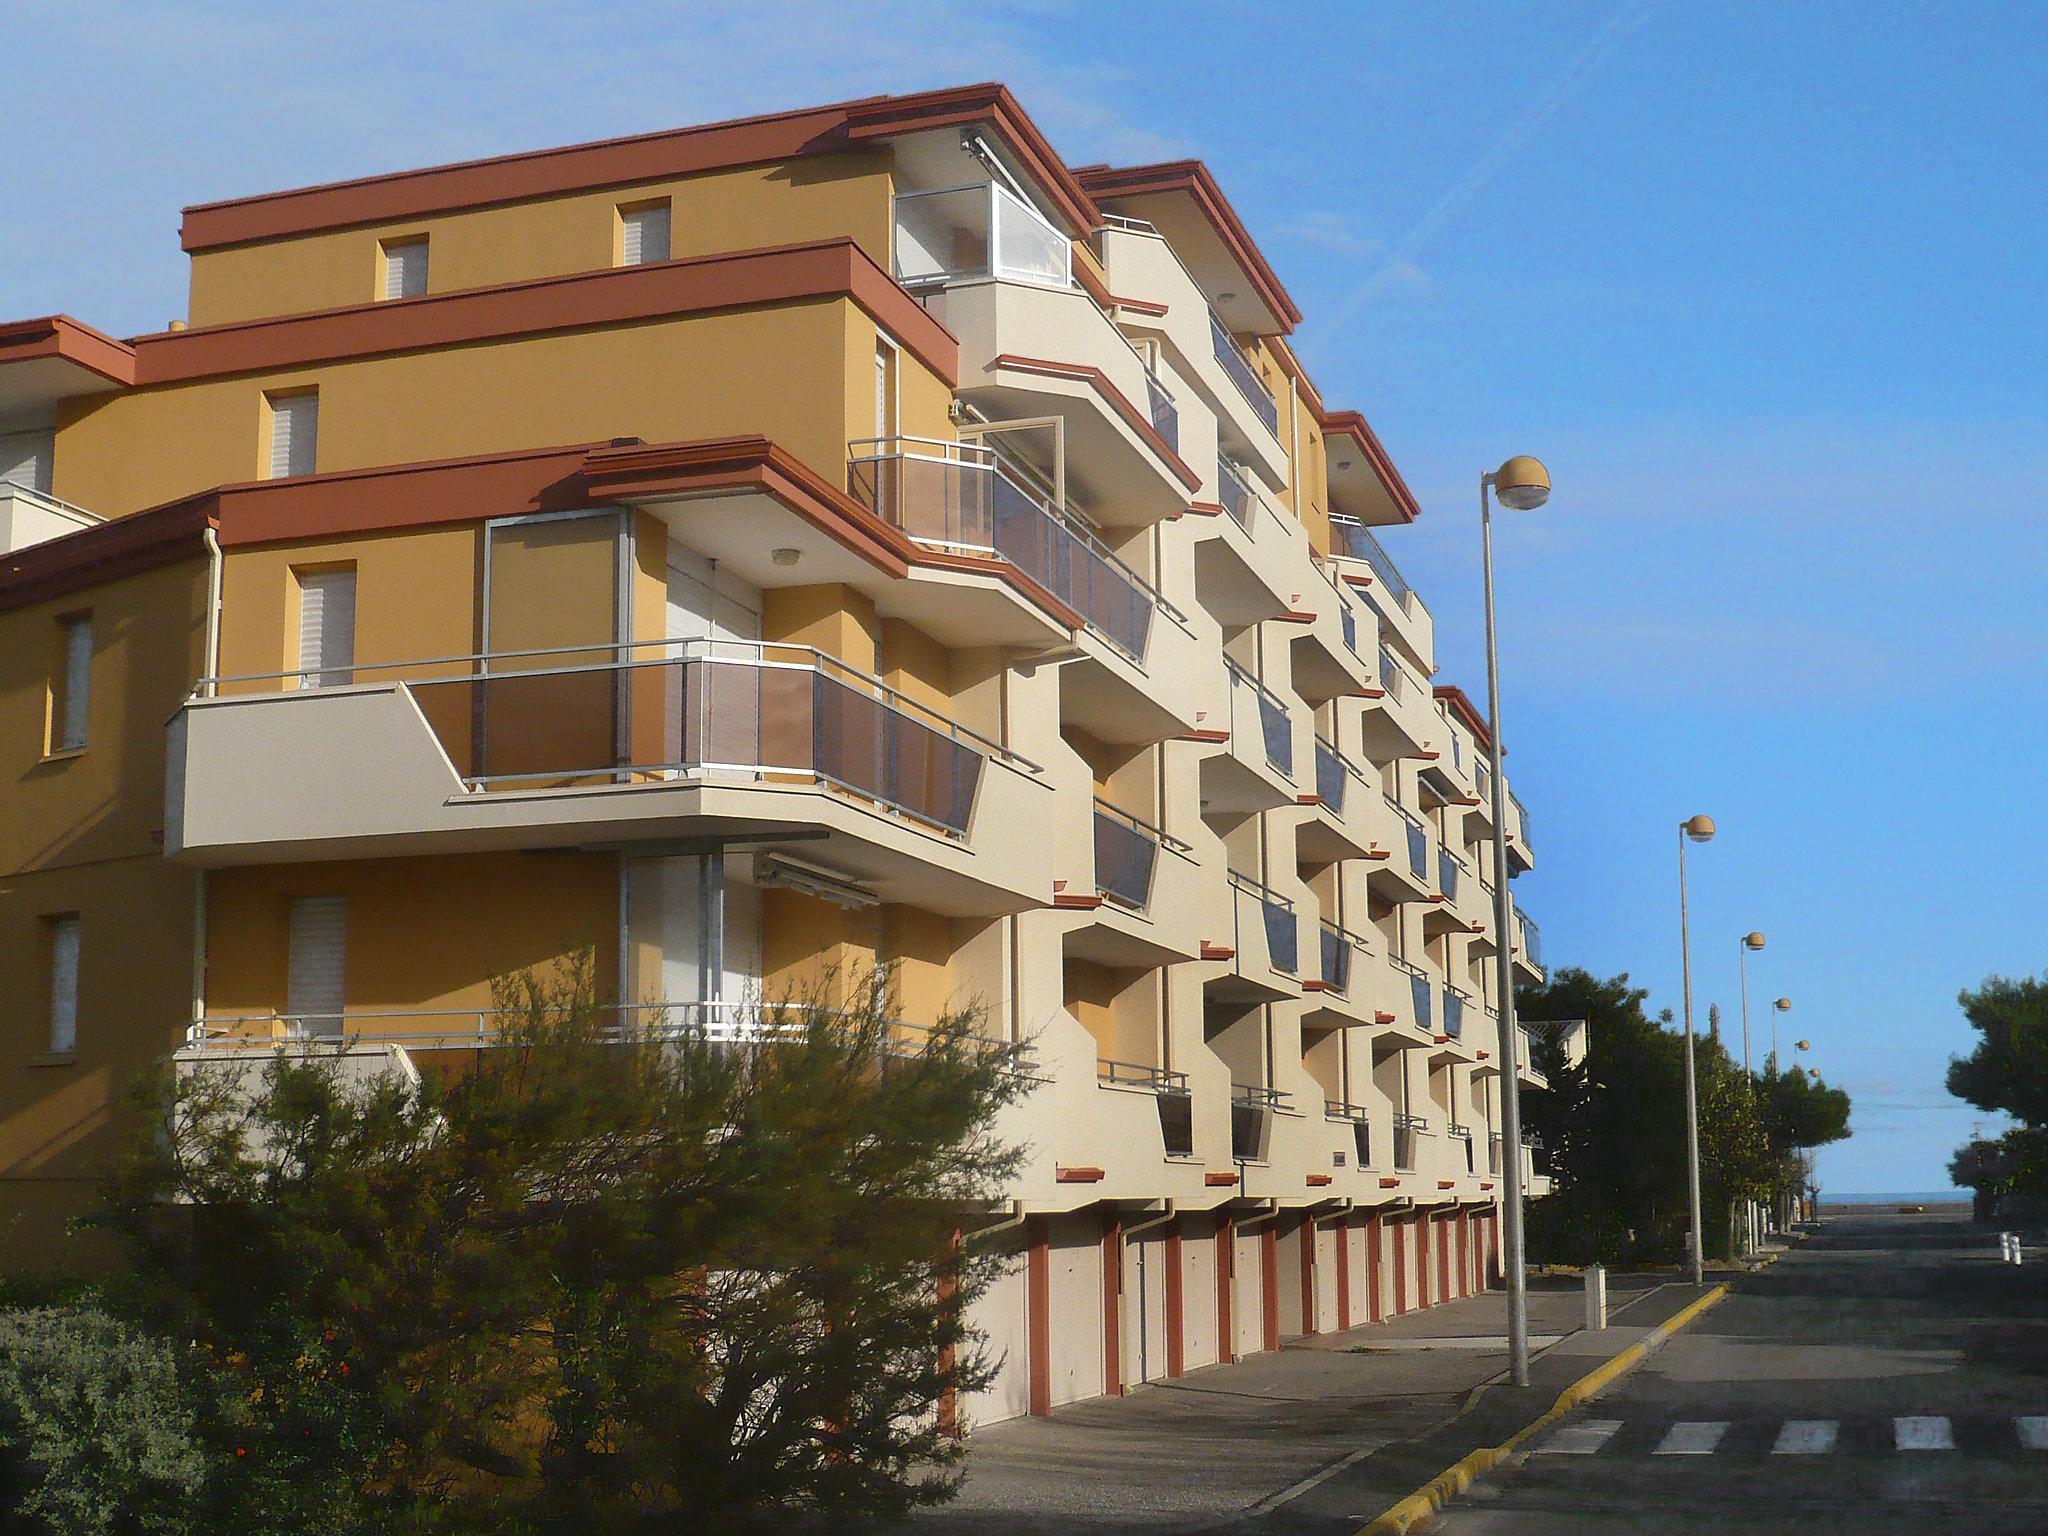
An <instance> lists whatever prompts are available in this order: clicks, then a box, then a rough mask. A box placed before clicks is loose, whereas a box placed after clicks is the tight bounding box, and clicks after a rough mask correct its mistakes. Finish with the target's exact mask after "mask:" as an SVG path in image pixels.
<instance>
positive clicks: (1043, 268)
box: [896, 183, 1074, 288]
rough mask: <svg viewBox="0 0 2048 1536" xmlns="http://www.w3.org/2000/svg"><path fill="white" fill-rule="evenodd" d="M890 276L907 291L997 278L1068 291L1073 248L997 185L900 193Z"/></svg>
mask: <svg viewBox="0 0 2048 1536" xmlns="http://www.w3.org/2000/svg"><path fill="white" fill-rule="evenodd" d="M896 276H897V279H898V280H899V281H900V282H903V283H907V284H917V283H935V282H946V281H949V280H951V279H954V278H963V277H1000V278H1006V279H1009V280H1011V281H1013V282H1025V283H1039V284H1042V285H1044V286H1047V287H1054V288H1067V287H1071V286H1072V285H1073V276H1074V274H1073V247H1072V246H1071V245H1070V244H1069V242H1068V240H1067V237H1066V236H1065V235H1063V234H1061V233H1060V231H1058V230H1057V229H1055V228H1053V227H1052V225H1050V224H1048V223H1046V221H1045V220H1044V219H1043V218H1041V217H1040V216H1039V214H1038V211H1037V210H1036V209H1034V208H1032V207H1031V206H1030V205H1029V204H1028V203H1026V202H1024V201H1023V200H1022V199H1021V198H1019V197H1018V196H1017V195H1016V194H1015V193H1013V192H1011V191H1010V190H1009V189H1008V188H1007V187H1003V186H999V185H996V184H995V183H986V184H983V185H978V186H967V187H948V188H945V189H943V190H941V191H936V192H906V193H904V194H902V195H901V196H899V197H898V198H897V199H896Z"/></svg>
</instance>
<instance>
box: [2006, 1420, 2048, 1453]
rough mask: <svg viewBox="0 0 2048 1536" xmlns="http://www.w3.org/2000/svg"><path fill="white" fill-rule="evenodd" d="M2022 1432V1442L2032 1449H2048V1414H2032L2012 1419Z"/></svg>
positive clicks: (2015, 1427)
mask: <svg viewBox="0 0 2048 1536" xmlns="http://www.w3.org/2000/svg"><path fill="white" fill-rule="evenodd" d="M2012 1427H2013V1428H2014V1429H2016V1430H2018V1431H2019V1432H2020V1444H2021V1445H2023V1446H2025V1447H2026V1448H2027V1449H2028V1450H2030V1451H2048V1414H2030V1415H2027V1416H2025V1417H2023V1418H2017V1419H2014V1420H2013V1421H2012Z"/></svg>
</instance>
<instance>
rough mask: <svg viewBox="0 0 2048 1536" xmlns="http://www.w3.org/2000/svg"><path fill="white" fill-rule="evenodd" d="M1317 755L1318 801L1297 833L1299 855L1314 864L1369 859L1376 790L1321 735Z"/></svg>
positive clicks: (1353, 765)
mask: <svg viewBox="0 0 2048 1536" xmlns="http://www.w3.org/2000/svg"><path fill="white" fill-rule="evenodd" d="M1314 754H1315V769H1316V777H1315V801H1314V804H1313V805H1312V806H1311V807H1310V808H1309V814H1308V815H1307V816H1306V817H1304V818H1303V820H1302V822H1301V825H1300V826H1299V828H1297V830H1296V834H1295V849H1296V852H1297V854H1298V855H1299V857H1300V859H1301V860H1302V861H1303V862H1304V863H1315V864H1334V863H1336V862H1338V861H1339V860H1341V859H1363V858H1368V857H1370V856H1371V853H1372V847H1373V833H1372V821H1373V817H1372V816H1371V814H1370V810H1371V807H1372V804H1373V790H1372V786H1371V784H1370V783H1369V781H1368V780H1367V779H1366V777H1365V774H1364V771H1363V770H1361V769H1360V768H1359V767H1358V765H1357V764H1355V763H1353V762H1352V761H1351V759H1350V758H1348V757H1346V756H1345V755H1344V754H1343V753H1342V752H1339V751H1338V750H1337V748H1336V746H1335V745H1334V744H1332V743H1331V742H1329V741H1327V740H1326V739H1324V738H1323V737H1322V736H1320V735H1318V736H1316V737H1315V738H1314Z"/></svg>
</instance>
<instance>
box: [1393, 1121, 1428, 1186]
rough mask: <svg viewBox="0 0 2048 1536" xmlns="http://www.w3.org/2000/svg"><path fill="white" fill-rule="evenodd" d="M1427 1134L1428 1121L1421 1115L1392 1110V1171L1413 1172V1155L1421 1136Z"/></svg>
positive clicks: (1421, 1138) (1417, 1148) (1419, 1145)
mask: <svg viewBox="0 0 2048 1536" xmlns="http://www.w3.org/2000/svg"><path fill="white" fill-rule="evenodd" d="M1428 1135H1429V1121H1427V1120H1426V1119H1424V1118H1423V1117H1422V1116H1421V1115H1410V1114H1403V1113H1402V1112H1401V1111H1399V1110H1396V1111H1395V1112H1394V1171H1395V1172H1396V1173H1413V1172H1414V1171H1415V1156H1416V1153H1417V1152H1419V1151H1420V1150H1421V1142H1422V1140H1423V1138H1425V1137H1426V1136H1428Z"/></svg>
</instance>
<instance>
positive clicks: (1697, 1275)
mask: <svg viewBox="0 0 2048 1536" xmlns="http://www.w3.org/2000/svg"><path fill="white" fill-rule="evenodd" d="M1713 835H1714V818H1713V817H1711V816H1695V817H1693V818H1692V819H1691V820H1689V821H1681V822H1680V823H1679V824H1678V956H1679V968H1680V970H1681V971H1682V972H1683V974H1684V978H1685V1175H1686V1179H1685V1182H1686V1191H1687V1194H1688V1196H1689V1197H1690V1202H1691V1206H1692V1253H1691V1255H1690V1261H1691V1263H1690V1268H1691V1273H1692V1283H1693V1284H1694V1285H1704V1284H1705V1283H1706V1278H1707V1263H1706V1247H1705V1240H1704V1234H1703V1231H1702V1227H1701V1223H1700V1101H1699V1089H1698V1087H1697V1085H1696V1084H1695V1082H1694V1078H1695V1076H1696V1073H1695V1072H1694V1070H1693V1059H1692V1056H1693V1052H1692V930H1691V926H1690V923H1689V920H1688V917H1687V914H1686V909H1685V845H1686V844H1687V843H1688V842H1694V843H1704V842H1706V841H1707V840H1708V839H1709V838H1711V837H1712V836H1713Z"/></svg>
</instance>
